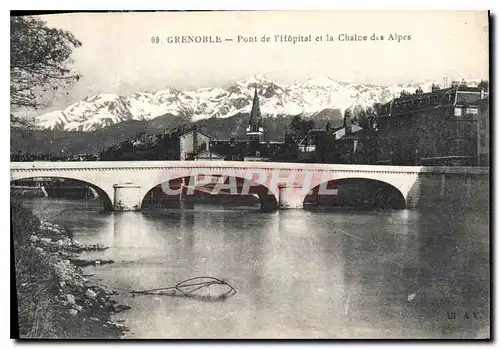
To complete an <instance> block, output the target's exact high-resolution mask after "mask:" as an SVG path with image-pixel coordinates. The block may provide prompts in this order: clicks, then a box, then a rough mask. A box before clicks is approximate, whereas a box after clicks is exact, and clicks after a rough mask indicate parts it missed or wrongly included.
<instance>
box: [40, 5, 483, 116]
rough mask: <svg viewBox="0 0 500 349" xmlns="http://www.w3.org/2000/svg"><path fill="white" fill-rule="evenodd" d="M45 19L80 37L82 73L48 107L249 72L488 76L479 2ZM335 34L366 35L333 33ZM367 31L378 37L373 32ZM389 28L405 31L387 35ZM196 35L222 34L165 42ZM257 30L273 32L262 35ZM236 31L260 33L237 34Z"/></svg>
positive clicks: (394, 77)
mask: <svg viewBox="0 0 500 349" xmlns="http://www.w3.org/2000/svg"><path fill="white" fill-rule="evenodd" d="M42 19H43V20H45V21H46V22H47V24H48V25H49V26H51V27H55V28H60V29H66V30H68V31H70V32H72V33H73V34H74V35H75V37H76V38H77V39H78V40H80V41H81V42H82V43H83V46H82V47H81V48H78V49H75V50H74V52H73V56H72V57H73V59H74V66H73V68H74V70H76V71H78V72H79V73H81V74H82V76H83V77H82V79H81V80H80V81H79V82H78V84H77V85H75V86H74V87H73V88H72V89H71V90H70V91H68V92H69V95H67V96H64V97H60V98H59V97H58V98H57V99H55V100H54V101H53V106H52V107H51V108H50V109H49V110H53V109H61V108H64V107H66V106H68V105H69V104H71V103H74V102H76V101H78V100H81V99H82V98H84V97H86V96H89V95H95V94H99V93H116V94H122V95H127V94H130V93H134V92H138V91H156V90H160V89H162V88H165V87H167V86H169V87H173V88H178V89H196V88H202V87H224V86H228V85H229V84H231V83H232V82H234V81H238V80H245V79H248V78H250V77H251V76H254V75H256V74H262V75H264V76H266V77H267V78H268V79H270V80H273V81H275V82H278V83H282V84H290V83H292V82H294V81H298V82H304V81H306V80H307V79H310V78H313V77H324V76H327V77H330V78H332V79H334V80H339V81H340V80H341V81H349V82H353V83H365V84H366V83H378V84H395V83H408V82H416V81H423V80H434V81H438V82H441V81H443V77H444V76H447V77H448V78H449V81H452V80H459V79H461V78H487V77H488V17H487V13H486V12H470V11H469V12H466V11H446V12H444V11H443V12H439V11H432V12H431V11H427V12H422V11H420V12H418V11H413V12H399V11H392V12H387V11H385V12H382V11H379V12H375V11H365V12H361V11H356V12H354V11H353V12H347V11H321V12H320V11H316V12H313V11H309V12H295V11H294V12H292V11H286V12H285V11H281V12H197V13H194V12H190V13H180V12H176V13H165V12H163V13H114V14H111V13H95V14H88V13H85V14H59V15H49V16H42ZM342 34H343V35H344V37H345V36H352V35H360V36H367V38H368V40H367V41H339V35H342ZM373 34H375V35H376V36H378V37H380V36H382V35H383V36H384V39H385V40H374V41H372V40H370V39H371V37H372V35H373ZM391 34H392V35H394V36H397V35H401V36H406V40H402V41H400V42H398V41H397V40H388V39H389V35H391ZM197 35H198V36H202V35H205V36H209V35H211V36H212V37H213V38H214V37H215V36H220V37H221V38H222V40H223V41H222V43H212V44H209V43H205V44H203V43H185V44H182V43H177V44H176V43H168V42H167V39H168V38H169V37H172V36H197ZM264 35H267V36H269V37H270V42H261V39H262V37H263V36H264ZM275 35H286V36H289V35H291V36H295V37H296V36H299V35H300V36H303V37H304V36H305V37H308V36H309V35H311V36H310V38H311V39H312V42H299V43H295V44H293V43H288V42H286V43H284V42H281V43H280V42H274V39H275ZM327 35H328V38H333V41H327V40H328V38H327ZM238 36H241V37H256V38H257V41H258V42H256V43H251V42H247V43H245V42H241V43H238V42H237V41H238ZM408 36H409V37H408ZM152 37H154V38H156V37H158V38H159V40H160V43H152V42H151V39H152ZM317 37H321V41H316V40H317V39H316V38H317ZM224 39H233V41H224Z"/></svg>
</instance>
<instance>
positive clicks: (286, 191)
mask: <svg viewBox="0 0 500 349" xmlns="http://www.w3.org/2000/svg"><path fill="white" fill-rule="evenodd" d="M304 198H305V195H304V194H303V193H302V186H301V185H298V184H294V185H289V184H288V185H284V186H280V187H279V208H280V209H282V210H287V209H292V208H303V207H304Z"/></svg>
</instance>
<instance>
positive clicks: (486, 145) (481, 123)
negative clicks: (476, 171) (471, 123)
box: [477, 98, 490, 167]
mask: <svg viewBox="0 0 500 349" xmlns="http://www.w3.org/2000/svg"><path fill="white" fill-rule="evenodd" d="M489 102H490V99H489V98H483V99H482V100H481V101H480V102H479V113H478V114H477V118H478V122H477V133H478V142H477V156H478V165H479V166H486V167H487V166H489V165H490V104H489Z"/></svg>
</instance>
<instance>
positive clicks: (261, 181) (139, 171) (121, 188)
mask: <svg viewBox="0 0 500 349" xmlns="http://www.w3.org/2000/svg"><path fill="white" fill-rule="evenodd" d="M210 176H213V177H218V178H220V177H225V178H237V179H240V180H243V181H244V182H245V181H247V182H248V183H250V184H247V186H260V187H261V188H265V189H267V190H266V192H267V194H264V193H262V192H257V193H258V195H259V197H260V198H261V202H262V204H263V205H265V204H266V202H267V198H273V199H274V200H275V202H276V203H277V206H278V207H279V208H280V209H288V208H302V207H303V203H304V199H305V197H306V195H307V194H308V193H310V192H311V190H313V189H314V188H316V189H317V188H318V187H319V188H322V187H323V188H324V189H327V183H328V182H331V181H337V180H343V179H366V180H373V181H378V182H383V183H386V184H388V185H390V186H391V187H393V188H395V189H396V190H397V192H399V193H400V195H401V198H402V200H404V202H405V203H406V207H408V208H411V207H417V205H418V203H419V200H420V197H421V196H422V195H438V196H439V195H440V196H444V195H446V192H448V191H449V189H450V185H451V186H452V187H454V188H451V189H453V190H458V189H457V188H462V189H460V190H459V192H460V194H459V195H469V196H470V195H473V193H472V190H473V183H475V182H476V180H480V182H481V183H482V184H481V188H482V190H483V191H482V193H483V192H484V189H486V194H485V195H488V194H487V193H488V185H489V169H488V168H478V167H475V168H474V167H416V166H374V165H341V164H305V163H270V162H238V161H140V162H139V161H138V162H120V161H110V162H12V163H11V170H10V180H11V181H15V180H19V179H25V178H34V177H36V178H38V177H51V178H67V179H75V180H79V181H82V182H85V183H87V184H88V185H89V186H90V187H92V188H94V189H95V190H96V191H97V192H98V193H99V196H100V197H101V198H102V199H103V201H104V205H105V208H106V209H108V210H115V211H131V210H135V211H138V210H140V209H141V205H142V201H143V199H144V197H145V196H146V194H147V193H148V192H149V191H150V190H151V189H153V188H154V187H156V186H158V185H165V184H164V183H169V182H170V181H172V180H176V179H180V178H193V179H195V182H196V180H198V181H200V182H201V183H198V184H200V185H203V184H206V183H204V182H203V179H201V180H200V178H206V177H210ZM457 180H458V181H457ZM448 182H449V183H448ZM238 183H241V181H240V182H238ZM447 183H448V184H447ZM457 183H460V186H457ZM167 185H168V184H167Z"/></svg>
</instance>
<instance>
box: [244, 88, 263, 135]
mask: <svg viewBox="0 0 500 349" xmlns="http://www.w3.org/2000/svg"><path fill="white" fill-rule="evenodd" d="M246 135H247V138H248V140H250V141H252V142H255V143H260V142H261V141H262V137H263V135H264V127H263V125H262V115H261V114H260V106H259V95H258V94H257V87H255V93H254V96H253V103H252V111H251V112H250V118H249V119H248V125H247V128H246Z"/></svg>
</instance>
